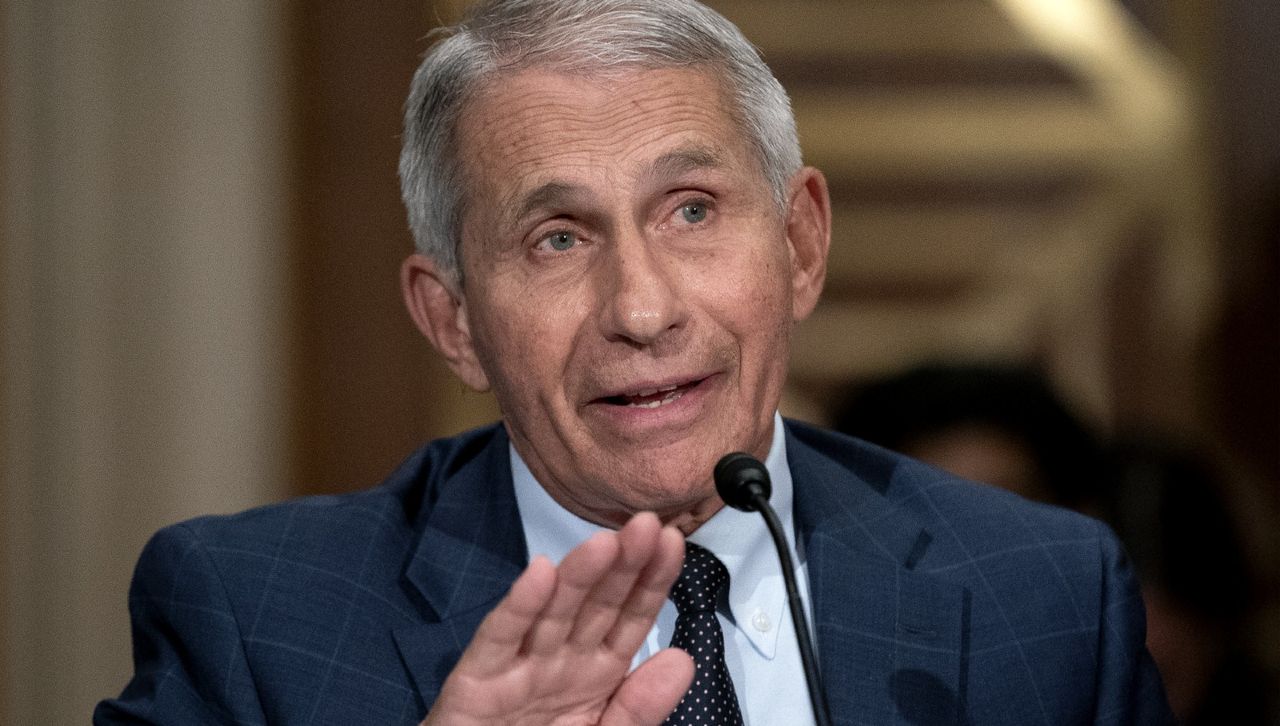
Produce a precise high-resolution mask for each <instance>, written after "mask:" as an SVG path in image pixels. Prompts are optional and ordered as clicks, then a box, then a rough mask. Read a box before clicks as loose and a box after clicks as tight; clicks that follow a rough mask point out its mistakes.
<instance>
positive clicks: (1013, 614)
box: [95, 0, 1170, 725]
mask: <svg viewBox="0 0 1280 726" xmlns="http://www.w3.org/2000/svg"><path fill="white" fill-rule="evenodd" d="M401 177H402V181H403V190H404V198H405V203H406V205H407V206H408V208H409V215H410V220H411V223H412V227H413V231H414V234H415V237H416V240H417V247H418V251H417V253H416V254H414V255H412V256H410V257H409V259H408V260H407V261H406V262H405V264H404V267H403V274H402V285H403V289H404V295H405V300H406V303H407V304H408V307H409V310H410V312H411V313H412V316H413V319H414V321H415V322H416V324H417V326H418V327H419V328H420V329H421V330H422V332H423V334H424V335H425V336H426V337H427V338H428V339H429V340H430V341H431V343H432V345H433V346H435V348H436V349H437V350H439V351H440V353H441V355H443V356H444V358H445V359H446V360H447V361H448V363H449V365H450V367H451V368H452V369H453V371H454V372H455V373H456V374H457V375H458V376H459V377H460V378H461V379H462V380H463V381H464V382H465V383H466V384H467V385H468V386H470V387H472V388H475V389H478V390H486V389H491V390H492V391H493V392H494V393H495V395H496V397H497V400H498V403H499V405H500V406H501V410H502V414H503V421H502V424H501V425H497V426H493V427H489V428H486V429H482V430H479V431H474V432H471V433H468V434H464V435H462V436H459V437H457V438H454V439H449V440H444V441H437V442H434V443H432V444H430V445H428V446H426V447H425V448H423V449H422V450H421V451H419V452H418V453H417V454H415V455H414V456H413V457H412V458H410V459H409V460H408V462H406V463H405V464H404V465H403V466H402V467H401V468H400V470H398V471H397V472H395V473H394V474H392V476H391V477H390V479H389V480H388V481H387V482H386V483H384V484H383V485H382V486H381V487H378V488H376V489H374V490H371V491H368V492H364V493H360V494H355V495H351V496H347V497H338V498H320V499H313V500H303V501H299V502H294V503H289V504H284V505H280V506H274V507H268V508H264V509H260V510H255V511H251V512H247V513H245V514H241V515H238V516H234V517H219V518H205V519H200V520H195V521H193V522H188V523H185V524H181V525H177V526H175V527H171V528H169V529H167V530H164V531H163V532H161V533H160V534H158V535H157V536H156V537H155V538H154V539H153V541H152V542H151V543H150V544H149V545H148V547H147V549H146V551H145V552H144V554H143V556H142V559H141V561H140V563H139V566H138V571H137V574H136V576H135V581H134V586H133V590H132V594H131V597H130V607H131V610H132V613H133V618H134V638H135V659H136V668H137V672H136V675H135V677H134V679H133V681H132V682H131V683H130V684H129V686H128V687H127V688H126V689H125V691H124V693H123V694H122V695H121V697H120V698H119V699H116V700H112V701H107V702H104V703H103V704H101V706H100V707H99V709H98V711H97V713H96V714H95V721H96V722H97V723H99V724H113V723H173V724H178V723H181V724H205V723H208V724H215V723H217V724H221V723H247V724H260V723H272V724H276V723H280V724H293V723H298V724H301V723H307V724H315V723H332V724H351V723H403V724H410V723H417V722H419V721H420V720H422V719H423V718H424V715H425V721H423V723H426V724H442V725H443V724H594V723H601V724H659V723H664V722H667V723H730V724H732V723H750V724H804V723H813V722H814V714H813V713H812V711H811V709H810V706H809V702H808V699H807V697H806V696H805V689H804V678H803V672H802V670H801V668H800V665H799V650H798V643H797V640H796V638H795V636H794V634H793V631H792V623H791V621H790V619H789V615H788V612H787V609H786V607H785V600H786V597H785V591H784V589H783V585H782V583H781V579H780V571H779V564H778V559H777V557H776V556H775V554H774V552H773V551H772V548H771V546H770V542H769V537H768V534H767V532H766V530H765V528H764V525H763V524H762V523H761V522H760V521H758V520H757V518H756V516H755V515H748V514H746V513H742V512H738V511H736V510H731V509H726V508H724V507H723V506H722V503H721V501H720V499H719V498H718V497H717V496H716V493H715V489H714V486H713V482H712V477H711V472H712V468H713V466H714V464H715V462H716V461H717V460H718V459H719V458H720V457H721V456H722V455H724V454H726V453H728V452H730V451H736V450H741V451H746V452H750V453H752V454H754V455H755V456H757V457H759V458H760V459H763V460H764V461H765V463H766V465H767V467H768V469H769V471H770V472H771V474H772V477H773V480H774V485H775V491H774V494H773V500H772V501H773V505H774V506H775V507H776V508H777V509H778V511H779V512H780V513H781V517H782V520H783V522H784V524H785V527H786V530H787V538H788V539H789V540H790V543H791V545H792V546H793V551H794V554H795V555H796V556H797V557H798V560H799V562H800V568H799V571H800V576H801V585H802V589H803V591H804V593H805V596H806V602H805V606H806V607H807V609H808V610H809V612H810V613H811V615H812V617H813V619H814V622H815V631H816V640H817V643H816V647H817V650H818V653H819V656H820V665H821V673H822V678H823V681H824V683H825V688H826V691H827V694H828V699H829V701H830V707H831V716H832V718H833V720H834V722H835V723H840V724H881V723H885V724H888V723H921V724H924V723H928V724H935V723H937V724H944V723H945V724H961V723H965V724H1018V725H1023V724H1135V723H1141V724H1148V723H1152V724H1154V723H1166V722H1168V721H1169V720H1170V719H1169V716H1168V711H1167V707H1166V706H1165V702H1164V696H1163V692H1162V689H1161V686H1160V682H1159V678H1158V676H1157V675H1156V673H1155V670H1154V668H1153V666H1152V664H1151V661H1150V658H1149V657H1148V656H1147V654H1146V652H1145V650H1144V648H1143V645H1142V641H1143V619H1142V609H1141V602H1140V600H1139V599H1138V597H1137V594H1136V590H1135V586H1134V582H1133V578H1132V576H1131V574H1130V573H1129V570H1128V569H1127V566H1126V565H1125V563H1124V559H1123V557H1122V555H1121V553H1120V552H1119V551H1118V549H1117V547H1116V544H1115V542H1114V540H1113V538H1112V537H1111V536H1110V535H1109V534H1108V533H1107V532H1106V531H1105V530H1104V529H1103V528H1102V527H1101V526H1099V525H1097V524H1095V523H1093V522H1091V521H1089V520H1086V519H1083V518H1081V517H1078V516H1075V515H1072V514H1068V513H1066V512H1063V511H1059V510H1055V509H1050V508H1046V507H1042V506H1037V505H1032V504H1029V503H1027V502H1024V501H1022V500H1020V499H1017V498H1016V497H1013V496H1010V495H1007V494H1004V493H1000V492H997V491H995V490H992V489H989V488H983V487H978V486H974V485H970V484H968V483H964V482H960V481H955V480H952V479H950V478H948V477H947V476H946V475H945V474H942V473H941V472H938V471H936V470H932V469H929V468H927V467H925V466H923V465H921V464H918V463H915V462H912V461H910V460H907V459H904V458H902V457H899V456H896V455H894V454H891V453H889V452H886V451H883V450H880V449H876V448H874V447H871V446H869V445H866V444H863V443H860V442H858V441H856V440H853V439H848V438H844V437H841V436H837V435H834V434H830V433H826V432H823V431H820V430H817V429H813V428H810V427H807V426H804V425H801V424H797V423H791V422H783V421H782V419H781V418H780V417H779V416H778V414H777V406H778V401H779V397H780V395H781V391H782V387H783V382H784V379H785V376H786V361H787V354H788V341H789V338H790V331H791V327H792V326H793V325H794V324H796V322H798V321H800V320H801V319H803V318H804V317H805V316H806V315H808V313H809V312H810V311H811V310H812V309H813V307H814V305H815V303H816V302H817V299H818V295H819V293H820V291H821V288H822V281H823V276H824V271H825V260H826V255H827V247H828V240H829V221H830V214H829V209H828V198H827V189H826V183H825V181H824V179H823V176H822V174H821V173H820V172H818V171H817V170H815V169H812V168H808V167H804V166H802V164H801V161H800V150H799V146H798V143H797V141H796V133H795V125H794V121H793V118H792V115H791V112H790V108H789V105H788V101H787V97H786V94H785V93H784V92H783V90H782V88H781V86H779V84H778V82H777V81H776V80H775V79H774V78H773V76H772V74H771V73H770V72H769V70H768V69H767V68H766V67H765V66H764V64H763V63H762V61H761V60H760V58H759V56H758V55H757V53H756V52H755V51H754V49H753V48H752V47H751V45H750V44H749V43H748V42H747V41H746V40H745V39H744V38H743V37H742V36H741V35H740V33H739V32H738V31H737V29H736V28H734V27H733V26H732V25H731V24H729V23H728V22H727V21H725V20H724V19H723V18H721V17H720V16H718V15H717V14H715V13H714V12H712V11H710V10H708V9H707V8H705V7H702V6H701V5H698V4H696V3H695V2H692V0H544V1H535V0H490V1H489V2H483V3H481V4H480V5H479V6H477V7H475V8H473V10H472V12H471V13H470V14H469V16H468V17H467V19H466V20H464V22H463V23H462V24H461V25H460V26H459V27H457V28H455V29H454V30H453V32H452V34H450V35H449V37H447V38H446V39H445V40H443V41H442V42H440V43H439V44H438V45H437V46H436V47H435V48H434V49H433V50H432V51H431V53H430V54H429V55H428V56H427V57H426V59H425V60H424V62H423V64H422V66H421V68H420V69H419V71H418V73H417V75H416V77H415V78H414V82H413V91H412V95H411V97H410V99H409V103H408V108H407V113H406V129H405V138H404V152H403V156H402V160H401ZM686 551H687V554H688V557H687V559H686ZM682 563H683V566H682ZM682 570H683V572H684V574H683V575H682V574H681V573H682ZM677 576H680V577H679V580H678V581H677ZM673 583H675V585H674V590H673V589H672V588H673ZM699 588H701V589H699ZM670 592H674V593H675V596H674V598H673V599H671V600H669V599H668V594H669V593H670ZM694 600H698V601H699V602H702V603H704V604H703V605H701V606H700V608H701V609H698V608H694V607H692V606H690V605H689V603H690V602H692V601H694ZM673 640H674V642H675V644H676V645H677V646H678V647H668V643H671V642H673ZM686 651H687V652H686ZM673 709H674V713H673Z"/></svg>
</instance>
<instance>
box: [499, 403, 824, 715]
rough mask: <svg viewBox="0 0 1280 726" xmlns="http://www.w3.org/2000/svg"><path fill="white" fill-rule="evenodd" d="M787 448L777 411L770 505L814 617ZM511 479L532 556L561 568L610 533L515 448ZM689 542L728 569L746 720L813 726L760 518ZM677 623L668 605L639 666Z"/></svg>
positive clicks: (708, 526)
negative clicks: (553, 491)
mask: <svg viewBox="0 0 1280 726" xmlns="http://www.w3.org/2000/svg"><path fill="white" fill-rule="evenodd" d="M785 442H786V437H785V435H784V432H783V428H782V417H781V416H780V415H778V414H776V413H775V414H774V418H773V443H772V444H771V446H770V448H769V456H768V457H767V458H766V459H765V466H766V467H767V468H768V469H769V476H770V478H771V479H772V480H773V495H772V496H771V497H770V498H769V503H770V504H772V505H773V507H774V509H775V510H777V512H778V518H779V519H780V520H781V521H782V526H783V529H784V530H785V532H786V539H787V542H788V544H789V545H790V547H791V550H792V551H791V555H792V557H793V558H795V562H796V578H797V579H798V580H799V587H800V597H801V600H802V601H803V602H804V606H805V610H806V612H807V613H812V606H811V605H810V603H809V588H808V577H807V575H806V568H805V563H804V560H803V559H802V558H800V557H797V552H796V536H795V524H794V517H793V516H792V485H791V469H790V468H789V467H788V466H787V451H786V443H785ZM725 453H728V452H725ZM511 474H512V480H513V481H514V483H515V492H516V504H517V506H518V507H519V509H520V518H521V521H522V523H523V524H524V532H525V543H526V544H527V545H528V548H529V556H530V557H531V558H532V557H535V556H537V555H545V556H546V557H547V558H548V559H549V560H551V561H552V562H554V563H557V564H558V563H559V562H560V560H562V559H564V557H565V556H566V555H568V554H569V551H570V550H572V549H573V548H574V547H576V546H577V545H578V544H579V543H581V542H583V541H584V540H586V539H587V538H588V537H590V536H591V535H592V534H594V533H596V532H598V531H600V530H602V529H605V528H604V527H601V526H600V525H597V524H593V523H591V522H588V521H586V520H585V519H582V518H581V517H578V516H577V515H575V514H573V513H572V512H570V511H568V510H567V509H565V508H564V507H562V506H560V504H559V503H558V502H556V500H554V499H552V498H551V496H550V495H549V494H547V492H546V490H545V489H543V488H542V486H541V485H539V484H538V482H537V480H535V479H534V477H533V474H532V473H531V472H530V471H529V467H528V466H527V465H526V464H525V462H524V460H523V459H522V458H521V457H520V454H518V453H517V452H516V450H515V447H514V446H512V447H511ZM688 539H689V541H691V542H696V543H697V544H700V545H702V546H703V547H706V548H707V549H709V550H711V551H712V552H714V553H715V555H716V556H717V557H719V558H720V560H721V561H722V562H724V564H725V567H727V568H728V570H729V598H728V600H729V612H728V613H724V612H721V613H719V616H720V625H721V627H722V628H724V634H725V660H726V661H727V663H728V666H729V674H730V675H731V676H732V677H733V684H734V688H735V690H736V691H737V694H738V702H739V704H740V706H741V707H742V712H743V713H742V716H743V720H744V721H745V722H746V724H748V726H750V725H751V724H755V725H757V726H766V725H768V724H789V725H790V724H795V725H796V726H807V725H808V724H813V723H814V718H813V710H812V708H811V707H810V704H809V692H808V689H807V687H806V685H805V680H804V669H803V667H802V665H801V662H800V649H799V647H798V646H797V644H796V636H795V629H794V627H793V626H792V624H791V613H790V611H789V610H788V608H787V591H786V585H785V584H784V583H783V580H782V567H781V565H780V564H778V555H777V552H776V551H775V550H774V547H773V540H772V539H771V538H770V536H769V530H768V529H767V528H766V527H765V524H764V518H763V517H762V516H761V515H760V514H758V513H755V512H740V511H738V510H736V509H733V508H731V507H728V506H726V507H725V508H723V509H721V510H720V511H719V512H717V513H716V514H715V516H713V517H712V518H711V519H709V520H707V522H706V523H705V524H703V525H702V526H701V527H699V528H698V529H697V531H695V532H694V533H693V534H691V535H689V537H688ZM801 554H802V553H801ZM810 618H811V619H812V615H810ZM675 622H676V609H675V605H673V604H672V603H671V601H669V600H668V601H667V603H666V605H664V606H663V608H662V611H661V612H659V613H658V620H657V622H656V623H655V625H654V627H653V629H652V630H651V631H649V635H648V637H647V638H646V640H645V643H644V645H642V646H641V647H640V650H639V652H638V653H636V657H635V660H634V661H633V662H632V667H633V668H634V667H635V666H637V665H639V664H640V663H642V662H644V660H645V659H646V658H648V657H649V656H651V655H653V654H654V653H657V652H658V651H660V650H662V649H663V648H665V647H667V646H668V645H669V644H670V642H671V635H672V633H673V632H674V631H675Z"/></svg>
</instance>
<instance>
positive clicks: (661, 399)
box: [597, 378, 706, 408]
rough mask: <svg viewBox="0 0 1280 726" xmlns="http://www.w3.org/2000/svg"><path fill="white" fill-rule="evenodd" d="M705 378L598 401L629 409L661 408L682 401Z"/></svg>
mask: <svg viewBox="0 0 1280 726" xmlns="http://www.w3.org/2000/svg"><path fill="white" fill-rule="evenodd" d="M704 380H706V379H705V378H698V379H695V380H692V381H688V382H686V383H671V384H667V385H664V386H657V387H651V388H642V389H637V390H635V391H628V392H625V393H618V394H614V395H611V396H603V397H601V398H599V399H597V400H598V401H601V402H603V403H607V404H609V405H611V406H626V407H629V408H659V407H661V406H666V405H668V404H671V403H674V402H676V401H678V400H680V397H681V396H683V395H684V394H685V392H687V391H689V390H690V389H692V388H694V387H696V386H697V385H698V384H700V383H702V382H703V381H704Z"/></svg>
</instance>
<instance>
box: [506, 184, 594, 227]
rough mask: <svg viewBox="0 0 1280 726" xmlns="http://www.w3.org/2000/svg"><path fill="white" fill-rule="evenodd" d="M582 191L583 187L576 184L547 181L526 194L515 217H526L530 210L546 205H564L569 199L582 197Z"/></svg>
mask: <svg viewBox="0 0 1280 726" xmlns="http://www.w3.org/2000/svg"><path fill="white" fill-rule="evenodd" d="M582 193H583V189H582V187H580V186H578V185H576V184H568V183H565V182H561V181H551V182H547V183H546V184H543V185H541V186H538V187H536V188H535V189H534V190H533V191H531V192H529V193H528V194H526V195H524V197H523V199H521V201H520V205H519V207H518V208H517V210H516V213H515V215H514V217H513V218H514V219H524V217H525V216H526V215H528V214H529V213H530V212H533V211H534V210H537V209H542V208H544V207H557V206H564V205H565V204H566V203H567V201H568V200H570V199H575V198H578V197H581V196H582Z"/></svg>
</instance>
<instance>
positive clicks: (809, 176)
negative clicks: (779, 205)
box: [786, 166, 831, 321]
mask: <svg viewBox="0 0 1280 726" xmlns="http://www.w3.org/2000/svg"><path fill="white" fill-rule="evenodd" d="M786 225H787V244H788V245H789V246H790V250H791V317H792V318H793V319H794V320H796V321H800V320H804V319H805V318H807V317H808V316H809V313H811V312H813V308H814V306H815V305H817V304H818V297H819V296H820V295H821V294H822V284H823V281H824V280H825V279H826V277H827V253H828V252H829V251H830V249H831V196H830V194H828V192H827V179H826V177H824V176H823V175H822V172H820V171H818V170H817V169H815V168H813V167H811V166H806V167H805V168H803V169H801V170H800V171H798V172H796V175H795V176H793V177H792V178H791V203H790V205H789V206H788V207H787V219H786Z"/></svg>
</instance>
